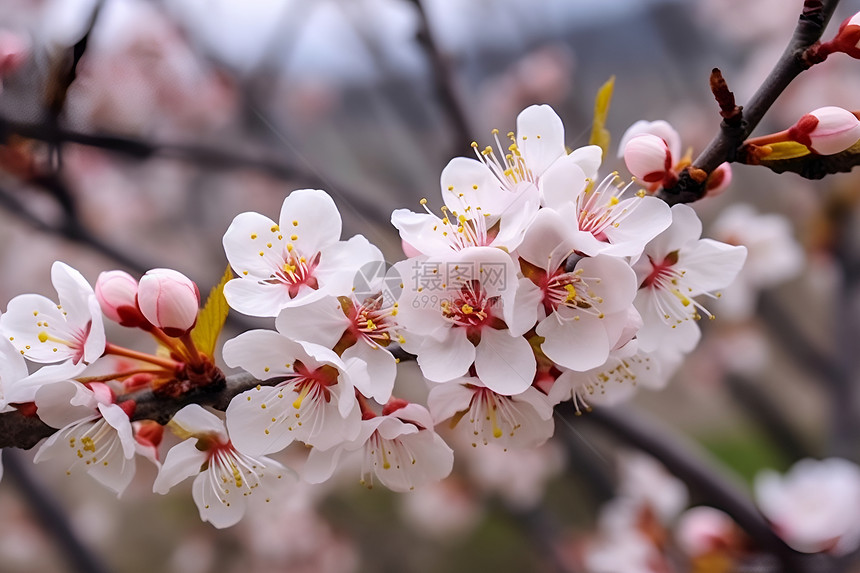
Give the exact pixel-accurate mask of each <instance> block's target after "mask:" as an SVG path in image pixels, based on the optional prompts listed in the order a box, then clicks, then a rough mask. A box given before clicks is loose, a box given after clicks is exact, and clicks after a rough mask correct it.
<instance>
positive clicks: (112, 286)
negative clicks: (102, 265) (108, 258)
mask: <svg viewBox="0 0 860 573" xmlns="http://www.w3.org/2000/svg"><path fill="white" fill-rule="evenodd" d="M95 292H96V299H98V301H99V305H100V306H101V307H102V312H103V313H104V314H105V316H107V317H108V318H109V319H111V320H112V321H114V322H118V323H119V324H121V325H122V326H148V325H149V322H148V321H147V320H146V318H144V316H143V314H141V312H140V309H139V308H137V281H136V280H135V279H134V277H132V276H131V275H130V274H128V273H127V272H125V271H107V272H104V273H101V274H100V275H99V278H98V280H97V281H96V288H95Z"/></svg>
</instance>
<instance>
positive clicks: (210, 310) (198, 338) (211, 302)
mask: <svg viewBox="0 0 860 573" xmlns="http://www.w3.org/2000/svg"><path fill="white" fill-rule="evenodd" d="M232 278H233V271H232V270H230V267H229V266H228V267H227V270H226V271H224V276H223V277H221V282H219V283H218V284H217V285H215V286H214V287H212V290H211V291H209V296H208V297H207V299H206V304H204V305H203V310H201V311H200V314H198V315H197V324H196V325H194V329H193V330H192V331H191V339H192V340H193V341H194V346H196V347H197V350H199V351H200V352H203V353H204V354H206V355H207V356H210V357H211V356H214V355H215V344H216V343H217V342H218V335H219V334H221V329H222V328H224V321H225V320H227V313H228V312H229V311H230V307H229V306H227V299H226V298H224V285H225V284H227V281H229V280H230V279H232Z"/></svg>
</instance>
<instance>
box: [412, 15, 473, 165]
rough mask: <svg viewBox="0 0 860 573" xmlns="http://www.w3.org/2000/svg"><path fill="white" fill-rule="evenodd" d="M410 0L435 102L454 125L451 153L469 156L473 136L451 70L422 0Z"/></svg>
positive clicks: (471, 151)
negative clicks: (431, 82) (429, 70)
mask: <svg viewBox="0 0 860 573" xmlns="http://www.w3.org/2000/svg"><path fill="white" fill-rule="evenodd" d="M410 1H411V2H412V3H413V4H414V5H415V7H416V9H417V11H418V34H417V40H418V43H419V44H420V45H421V47H422V48H423V49H424V53H425V54H426V55H427V59H428V60H429V61H430V66H431V69H432V72H433V80H434V81H433V83H434V85H435V86H436V94H437V96H438V98H439V103H440V105H441V106H442V109H443V111H444V112H445V114H446V115H447V116H448V119H449V120H450V121H451V124H452V126H453V128H454V150H455V153H453V155H466V156H471V155H472V153H473V150H472V148H471V146H470V144H471V142H472V140H473V139H474V138H473V137H472V130H471V128H470V126H469V120H468V117H467V114H466V106H465V105H464V104H463V100H462V98H461V97H460V94H459V93H458V92H457V90H456V88H455V85H456V82H455V80H454V74H453V72H452V70H451V62H450V60H449V59H448V58H446V57H445V55H444V54H442V51H441V50H440V49H439V45H438V44H437V43H436V37H435V36H434V35H433V30H432V27H431V25H430V19H429V18H428V17H427V11H426V10H425V9H424V4H423V2H422V0H410Z"/></svg>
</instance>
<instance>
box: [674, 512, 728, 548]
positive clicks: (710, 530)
mask: <svg viewBox="0 0 860 573" xmlns="http://www.w3.org/2000/svg"><path fill="white" fill-rule="evenodd" d="M675 536H676V538H677V541H678V545H679V546H680V547H681V550H682V551H684V553H686V554H687V555H688V556H690V557H700V556H702V555H707V554H708V553H711V552H713V551H719V550H725V549H727V548H732V547H733V546H734V545H736V544H737V541H739V539H737V532H736V526H735V522H734V521H733V520H732V518H731V517H729V516H728V515H727V514H726V513H724V512H722V511H720V510H719V509H714V508H713V507H707V506H698V507H694V508H692V509H688V510H687V511H686V512H684V514H683V515H681V517H680V518H679V519H678V525H677V526H676V529H675Z"/></svg>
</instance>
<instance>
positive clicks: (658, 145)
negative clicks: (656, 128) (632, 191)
mask: <svg viewBox="0 0 860 573" xmlns="http://www.w3.org/2000/svg"><path fill="white" fill-rule="evenodd" d="M624 163H626V164H627V169H629V170H630V173H632V174H633V176H634V177H637V178H639V179H641V180H642V181H645V182H646V183H658V182H660V181H662V180H663V177H664V176H665V175H666V173H667V172H668V171H670V170H671V169H672V153H671V152H670V151H669V146H668V145H666V142H665V141H664V140H663V138H662V137H657V136H656V135H650V134H644V135H637V136H636V137H634V138H633V139H631V140H630V141H628V142H627V145H626V146H625V147H624Z"/></svg>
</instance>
